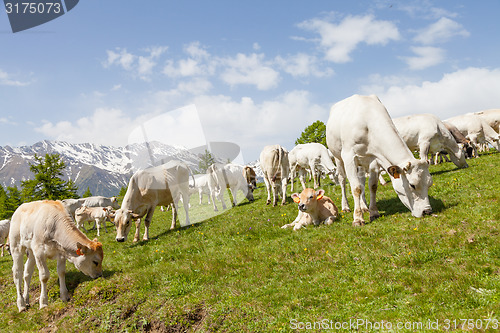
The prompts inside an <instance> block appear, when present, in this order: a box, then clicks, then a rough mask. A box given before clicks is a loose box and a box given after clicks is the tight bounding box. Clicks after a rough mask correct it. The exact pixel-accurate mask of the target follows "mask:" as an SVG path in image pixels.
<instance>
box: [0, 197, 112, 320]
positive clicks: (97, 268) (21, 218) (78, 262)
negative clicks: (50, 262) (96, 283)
mask: <svg viewBox="0 0 500 333" xmlns="http://www.w3.org/2000/svg"><path fill="white" fill-rule="evenodd" d="M9 241H10V250H11V254H12V261H13V265H12V275H13V278H14V284H15V285H16V290H17V307H18V309H19V312H21V311H24V310H25V309H26V307H27V306H28V305H29V293H28V292H29V285H30V282H31V276H32V274H33V271H34V268H35V264H36V266H37V267H38V272H39V276H40V285H41V290H40V308H44V307H46V306H47V305H48V295H47V281H48V279H49V275H50V272H49V269H48V267H47V259H55V260H57V275H58V276H59V289H60V297H61V299H62V300H63V301H68V300H69V294H68V289H67V288H66V280H65V274H66V260H68V261H70V262H71V263H73V264H74V265H75V267H76V268H77V269H78V270H79V271H81V272H83V273H84V274H85V275H88V276H90V277H91V278H93V279H95V278H98V277H100V276H102V260H103V257H104V253H103V248H102V244H101V243H99V242H98V241H97V239H94V240H90V239H88V238H87V236H85V235H84V234H83V233H82V232H81V231H80V230H78V228H77V227H76V225H75V224H74V223H73V219H72V218H71V215H70V214H69V213H68V211H67V210H66V209H65V206H64V205H63V204H62V203H61V201H47V200H46V201H33V202H29V203H24V204H22V205H21V206H19V207H18V208H17V209H16V211H15V212H14V215H12V220H11V227H10V232H9ZM25 253H27V255H28V260H27V261H26V264H25V265H24V270H23V257H24V254H25ZM23 276H24V288H23V284H22V283H23V281H22V279H23Z"/></svg>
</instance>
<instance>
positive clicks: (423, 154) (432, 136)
mask: <svg viewBox="0 0 500 333" xmlns="http://www.w3.org/2000/svg"><path fill="white" fill-rule="evenodd" d="M392 121H393V122H394V125H395V126H396V129H397V130H398V132H399V135H401V138H402V139H403V140H404V141H405V143H406V145H407V146H408V148H410V150H411V151H416V150H418V151H419V154H420V160H422V161H427V162H429V163H430V160H429V159H428V155H429V153H431V154H432V155H433V156H434V154H435V153H438V152H441V151H446V152H448V154H449V155H450V158H451V160H452V162H453V163H454V164H455V165H456V166H457V167H459V168H467V167H468V165H467V162H466V161H465V154H464V152H463V150H462V149H460V147H458V144H457V143H456V141H455V138H454V137H453V135H451V133H450V131H449V130H448V129H447V128H446V126H445V125H444V124H443V122H442V121H441V120H439V118H438V117H436V116H435V115H432V114H415V115H411V116H406V117H401V118H396V119H393V120H392Z"/></svg>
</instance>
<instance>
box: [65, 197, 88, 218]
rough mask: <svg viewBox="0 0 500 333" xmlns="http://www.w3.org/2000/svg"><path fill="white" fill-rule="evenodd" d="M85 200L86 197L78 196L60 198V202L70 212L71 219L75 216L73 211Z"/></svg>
mask: <svg viewBox="0 0 500 333" xmlns="http://www.w3.org/2000/svg"><path fill="white" fill-rule="evenodd" d="M85 200H87V198H80V199H64V200H62V204H63V205H64V208H66V210H67V211H68V212H69V213H70V214H71V216H72V217H73V219H74V218H75V211H76V210H77V209H78V208H80V207H82V205H83V203H84V202H85Z"/></svg>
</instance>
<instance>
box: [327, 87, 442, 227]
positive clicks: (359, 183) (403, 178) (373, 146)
mask: <svg viewBox="0 0 500 333" xmlns="http://www.w3.org/2000/svg"><path fill="white" fill-rule="evenodd" d="M326 142H327V144H328V148H329V149H330V151H331V152H332V153H333V156H334V157H335V162H336V163H335V164H336V165H337V169H338V171H339V180H340V185H341V188H342V210H344V211H349V204H348V202H347V199H346V193H345V184H346V182H345V177H346V175H347V178H348V179H349V183H350V185H351V191H352V195H353V197H354V221H353V225H354V226H362V225H364V224H365V221H364V219H363V211H369V212H370V220H374V219H376V218H377V217H379V216H380V215H379V212H378V209H377V204H376V193H377V185H378V178H379V173H380V168H382V169H384V170H386V171H387V173H388V174H389V175H390V176H391V183H392V186H393V187H394V190H395V191H396V193H397V195H398V197H399V199H400V200H401V202H402V203H403V204H404V205H405V206H406V207H407V208H408V209H409V210H410V211H411V213H412V215H413V216H415V217H421V216H422V215H424V214H430V213H431V212H432V209H431V205H430V203H429V197H428V189H429V187H430V186H431V185H432V177H431V175H430V173H429V166H428V164H427V162H425V161H420V160H417V159H415V157H413V154H412V153H411V151H410V149H408V146H407V145H406V144H405V143H404V141H403V139H402V138H401V137H400V136H399V134H398V132H397V130H396V128H395V126H394V124H393V122H392V120H391V118H390V117H389V114H388V113H387V110H386V109H385V107H384V106H383V105H382V103H381V102H380V100H379V99H378V97H377V96H375V95H371V96H360V95H354V96H351V97H349V98H346V99H344V100H342V101H340V102H338V103H336V104H335V105H333V106H332V109H331V111H330V118H329V119H328V123H327V125H326ZM366 172H369V176H370V178H369V189H370V207H369V209H368V207H367V205H366V200H365V197H364V195H363V194H364V188H365V177H366Z"/></svg>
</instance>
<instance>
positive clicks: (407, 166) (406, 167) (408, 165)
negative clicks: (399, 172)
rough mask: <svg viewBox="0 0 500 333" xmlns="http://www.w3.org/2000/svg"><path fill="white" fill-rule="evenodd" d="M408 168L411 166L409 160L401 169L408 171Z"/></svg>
mask: <svg viewBox="0 0 500 333" xmlns="http://www.w3.org/2000/svg"><path fill="white" fill-rule="evenodd" d="M410 168H411V162H408V164H407V165H406V166H405V167H404V168H403V170H404V171H405V172H408V170H410Z"/></svg>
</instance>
